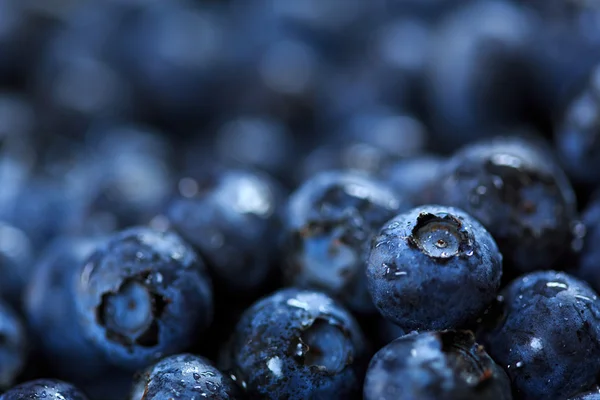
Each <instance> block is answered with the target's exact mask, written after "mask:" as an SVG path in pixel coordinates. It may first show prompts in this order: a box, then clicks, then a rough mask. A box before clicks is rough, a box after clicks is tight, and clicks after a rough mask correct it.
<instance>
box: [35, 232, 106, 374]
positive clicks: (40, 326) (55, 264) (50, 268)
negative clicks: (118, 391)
mask: <svg viewBox="0 0 600 400" xmlns="http://www.w3.org/2000/svg"><path fill="white" fill-rule="evenodd" d="M103 240H104V239H103V238H85V237H60V238H56V239H55V240H54V241H53V242H52V243H51V244H50V245H49V246H48V248H46V249H45V250H44V251H43V252H42V254H41V256H40V257H39V259H38V261H37V262H36V265H35V266H34V268H33V273H32V274H31V277H30V279H29V281H28V284H27V288H26V291H25V296H24V309H25V315H26V317H27V322H28V324H29V327H30V329H31V331H32V334H33V336H34V337H35V339H36V344H37V345H38V347H39V350H40V351H41V352H42V353H43V355H44V356H45V358H47V359H49V360H52V366H53V369H54V373H55V374H57V375H58V376H60V377H64V378H67V379H69V380H76V381H83V380H92V379H96V378H97V377H98V376H99V375H100V374H101V373H102V372H103V371H104V370H105V369H106V363H105V362H103V360H102V359H101V357H100V352H99V351H97V350H95V349H94V348H93V347H92V346H90V344H89V342H88V341H87V340H86V338H85V337H84V335H83V329H82V328H81V326H80V325H79V323H78V320H77V313H76V307H75V302H74V296H75V282H76V279H77V272H78V271H79V269H80V268H81V266H82V265H83V264H84V262H85V260H86V259H87V258H88V257H89V256H90V255H91V254H92V253H93V252H94V250H95V249H96V247H97V246H99V245H100V244H101V243H103Z"/></svg>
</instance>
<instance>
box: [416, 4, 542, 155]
mask: <svg viewBox="0 0 600 400" xmlns="http://www.w3.org/2000/svg"><path fill="white" fill-rule="evenodd" d="M534 21H535V20H534V19H532V15H530V14H529V13H527V11H526V10H525V9H524V8H523V7H518V6H516V5H514V4H511V3H510V2H507V1H476V2H471V4H468V5H466V6H465V7H462V8H458V9H457V10H456V11H455V12H453V13H452V14H450V15H449V16H448V17H447V18H446V19H445V20H444V21H443V23H442V24H441V25H440V27H439V30H438V32H437V37H436V40H435V42H434V44H433V45H432V49H431V50H430V53H429V54H431V55H432V56H431V57H430V58H429V64H428V66H427V75H426V77H425V81H426V85H427V86H426V96H427V103H428V105H429V107H430V110H431V111H430V112H431V114H432V119H433V125H434V128H433V129H432V135H433V140H432V142H431V144H432V145H433V146H435V148H436V149H438V150H441V151H445V152H449V151H452V150H454V149H455V148H456V147H457V146H462V145H464V144H466V143H469V142H471V141H473V140H475V139H477V138H479V137H481V136H482V135H487V136H489V135H490V133H492V132H493V131H494V130H495V129H499V128H500V127H506V126H512V124H514V123H515V122H518V121H520V120H521V119H522V115H521V114H522V113H523V109H525V108H526V107H527V103H526V98H527V97H526V93H527V92H526V91H525V89H526V88H527V85H528V84H529V82H530V81H531V76H530V75H531V69H532V68H531V65H530V64H531V62H530V60H529V57H530V53H531V47H530V46H531V39H532V37H533V35H532V32H534V29H533V28H534ZM450 60H451V61H452V62H450Z"/></svg>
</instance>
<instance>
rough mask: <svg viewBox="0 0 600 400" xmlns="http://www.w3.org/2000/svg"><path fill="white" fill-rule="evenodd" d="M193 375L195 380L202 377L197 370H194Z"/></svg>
mask: <svg viewBox="0 0 600 400" xmlns="http://www.w3.org/2000/svg"><path fill="white" fill-rule="evenodd" d="M193 377H194V379H195V380H199V379H200V374H199V373H197V372H194V374H193Z"/></svg>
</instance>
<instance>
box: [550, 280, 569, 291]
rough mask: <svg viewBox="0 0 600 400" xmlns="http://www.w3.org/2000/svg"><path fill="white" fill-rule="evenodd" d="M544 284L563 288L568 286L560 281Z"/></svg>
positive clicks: (565, 288)
mask: <svg viewBox="0 0 600 400" xmlns="http://www.w3.org/2000/svg"><path fill="white" fill-rule="evenodd" d="M546 286H547V287H549V288H560V289H563V290H567V289H568V288H569V286H567V285H566V284H564V283H562V282H546Z"/></svg>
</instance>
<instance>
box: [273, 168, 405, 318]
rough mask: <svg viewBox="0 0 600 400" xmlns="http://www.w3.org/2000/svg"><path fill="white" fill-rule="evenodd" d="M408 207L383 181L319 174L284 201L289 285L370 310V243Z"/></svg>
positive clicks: (353, 307) (353, 174) (355, 308)
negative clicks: (366, 275) (366, 274)
mask: <svg viewBox="0 0 600 400" xmlns="http://www.w3.org/2000/svg"><path fill="white" fill-rule="evenodd" d="M407 208H408V204H407V203H406V202H405V201H403V199H402V198H401V197H400V196H398V195H397V194H396V193H395V192H394V191H392V190H391V189H390V188H389V187H388V186H386V185H385V184H384V183H381V182H379V181H377V180H375V179H373V178H369V177H366V176H362V175H358V174H355V173H349V172H322V173H320V174H318V175H316V176H314V177H313V178H311V179H309V180H308V181H306V182H305V183H304V184H303V185H302V186H300V187H299V188H298V189H297V190H296V191H295V192H294V193H293V194H292V195H291V196H290V198H289V201H288V205H287V209H286V214H285V217H284V234H285V236H286V241H287V251H286V260H285V263H282V264H281V265H282V268H283V273H284V276H285V278H286V280H287V282H288V283H290V284H293V285H294V286H299V287H304V288H306V287H312V288H318V289H320V290H324V291H325V292H327V293H329V294H330V295H332V296H334V297H336V298H339V299H340V300H341V301H343V302H344V303H345V304H346V305H347V306H348V307H349V308H351V309H352V310H354V311H358V312H363V313H369V312H373V311H375V309H374V307H373V303H372V301H371V298H370V296H369V293H368V291H367V287H366V282H365V279H364V270H365V261H366V258H367V256H368V251H369V245H370V240H371V238H372V237H373V235H374V234H375V233H376V230H377V229H378V228H379V227H380V226H381V225H382V224H383V223H384V222H385V221H387V220H389V219H390V218H391V217H393V216H394V215H395V214H397V213H398V212H401V211H403V210H405V209H407Z"/></svg>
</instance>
